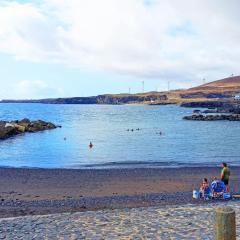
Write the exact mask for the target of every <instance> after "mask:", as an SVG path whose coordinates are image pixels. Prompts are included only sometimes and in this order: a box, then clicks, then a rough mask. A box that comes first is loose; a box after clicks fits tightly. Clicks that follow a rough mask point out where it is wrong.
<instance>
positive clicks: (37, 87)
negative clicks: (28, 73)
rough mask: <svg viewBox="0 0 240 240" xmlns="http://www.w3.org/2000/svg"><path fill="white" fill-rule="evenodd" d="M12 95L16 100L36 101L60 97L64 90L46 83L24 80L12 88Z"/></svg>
mask: <svg viewBox="0 0 240 240" xmlns="http://www.w3.org/2000/svg"><path fill="white" fill-rule="evenodd" d="M11 94H12V96H13V98H14V99H16V98H19V99H34V98H46V97H48V96H51V97H59V96H60V95H61V94H63V90H62V89H61V88H60V87H58V86H54V87H52V86H49V85H47V84H46V83H45V82H44V81H40V80H35V81H32V80H31V81H30V80H23V81H20V82H18V83H17V84H14V85H12V86H11Z"/></svg>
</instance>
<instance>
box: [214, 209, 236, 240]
mask: <svg viewBox="0 0 240 240" xmlns="http://www.w3.org/2000/svg"><path fill="white" fill-rule="evenodd" d="M235 218H236V217H235V211H234V210H233V209H232V208H230V207H217V208H216V209H215V213H214V239H215V240H236V219H235Z"/></svg>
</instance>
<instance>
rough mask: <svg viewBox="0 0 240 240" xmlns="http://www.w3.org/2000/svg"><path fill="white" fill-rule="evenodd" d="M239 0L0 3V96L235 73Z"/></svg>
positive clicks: (182, 81) (106, 89)
mask: <svg viewBox="0 0 240 240" xmlns="http://www.w3.org/2000/svg"><path fill="white" fill-rule="evenodd" d="M239 9H240V1H239V0H194V1H193V0H181V1H179V0H87V1H86V0H41V1H40V0H31V1H30V0H11V1H10V0H9V1H6V0H0V84H1V88H0V99H38V98H51V97H74V96H92V95H98V94H105V93H124V92H131V93H136V92H141V91H142V82H143V81H144V86H145V88H144V90H145V91H156V90H157V91H164V90H167V89H168V83H169V86H170V89H177V88H188V87H192V86H197V85H199V84H202V83H203V82H204V80H203V79H205V81H206V82H209V81H213V80H217V79H221V78H224V77H228V76H230V75H232V74H234V75H240V70H239V62H240V44H239V39H240V28H239V24H240V14H239Z"/></svg>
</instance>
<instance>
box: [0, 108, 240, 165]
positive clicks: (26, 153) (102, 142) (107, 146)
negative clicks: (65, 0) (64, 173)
mask: <svg viewBox="0 0 240 240" xmlns="http://www.w3.org/2000/svg"><path fill="white" fill-rule="evenodd" d="M191 112H192V109H189V108H182V107H178V106H174V105H168V106H148V105H120V106H112V105H43V104H1V105H0V119H2V120H13V119H22V118H25V117H27V118H30V119H32V120H36V119H43V120H47V121H52V122H54V123H56V124H60V125H62V128H58V129H55V130H50V131H45V132H40V133H33V134H23V135H19V136H17V137H14V138H11V139H8V140H5V141H1V142H0V165H1V166H14V167H23V166H24V167H44V168H86V167H92V168H106V167H136V166H137V167H149V166H150V167H166V166H171V167H177V166H182V165H188V166H190V165H218V164H219V163H220V162H221V161H226V162H228V163H231V164H232V165H240V123H239V122H228V121H218V122H217V121H216V122H198V121H184V120H182V117H183V116H184V115H186V114H190V113H191ZM138 128H139V129H140V130H135V129H138ZM127 129H134V131H127ZM160 131H161V132H162V135H160V134H158V133H159V132H160ZM65 137H66V140H64V138H65ZM90 141H92V143H93V145H94V147H93V148H92V149H89V147H88V144H89V142H90Z"/></svg>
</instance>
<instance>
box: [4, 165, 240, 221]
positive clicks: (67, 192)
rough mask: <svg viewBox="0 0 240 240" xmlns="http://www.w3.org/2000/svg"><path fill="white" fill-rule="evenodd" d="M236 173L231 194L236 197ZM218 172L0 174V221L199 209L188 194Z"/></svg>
mask: <svg viewBox="0 0 240 240" xmlns="http://www.w3.org/2000/svg"><path fill="white" fill-rule="evenodd" d="M239 170H240V168H239V167H232V168H231V190H232V191H233V192H239V188H238V186H239V181H240V176H239ZM219 174H220V168H213V167H208V168H206V167H188V168H186V167H185V168H166V169H151V168H147V169H146V168H142V169H102V170H90V169H88V170H77V169H76V170H75V169H26V168H0V182H1V184H0V196H1V197H0V217H11V216H20V215H29V214H30V215H34V214H50V213H59V212H69V211H70V212H75V211H86V210H97V209H106V208H109V209H115V208H124V207H141V206H153V205H171V204H172V205H176V204H186V203H199V201H194V200H192V194H191V192H192V190H193V189H196V188H198V186H199V181H200V180H201V179H202V178H203V177H207V178H211V177H213V176H219Z"/></svg>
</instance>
